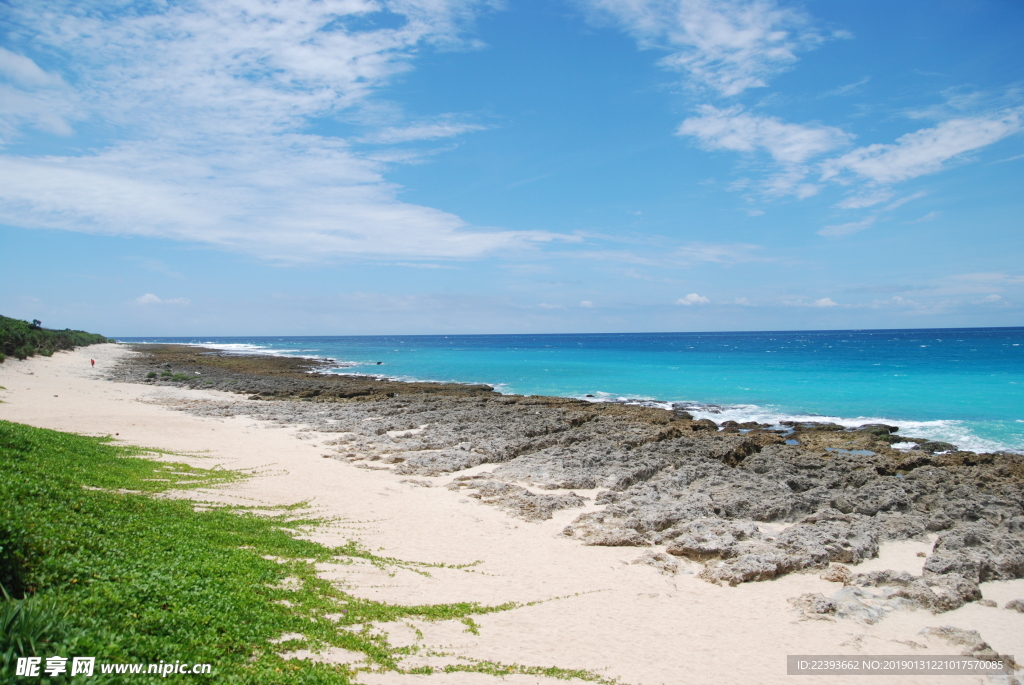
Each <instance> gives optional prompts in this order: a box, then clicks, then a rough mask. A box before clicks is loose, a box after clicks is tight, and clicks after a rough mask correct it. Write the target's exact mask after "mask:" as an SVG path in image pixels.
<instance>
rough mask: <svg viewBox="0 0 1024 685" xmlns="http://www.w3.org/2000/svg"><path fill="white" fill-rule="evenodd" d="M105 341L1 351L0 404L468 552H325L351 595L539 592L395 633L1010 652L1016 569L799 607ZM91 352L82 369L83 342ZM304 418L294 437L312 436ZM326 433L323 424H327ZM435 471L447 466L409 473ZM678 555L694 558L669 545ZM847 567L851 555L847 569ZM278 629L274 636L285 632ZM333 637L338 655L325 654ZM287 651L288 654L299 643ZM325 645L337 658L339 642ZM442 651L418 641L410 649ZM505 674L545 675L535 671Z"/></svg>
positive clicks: (391, 679) (658, 669)
mask: <svg viewBox="0 0 1024 685" xmlns="http://www.w3.org/2000/svg"><path fill="white" fill-rule="evenodd" d="M124 354H129V353H128V352H126V351H125V350H124V349H123V348H121V347H120V346H117V345H101V346H95V347H90V348H86V349H84V350H79V351H75V352H70V353H58V354H56V355H54V356H53V357H51V358H43V357H36V358H32V359H30V360H27V361H25V362H19V361H17V360H13V359H9V360H7V362H5V363H4V364H0V386H4V387H5V388H6V390H0V400H2V401H3V404H0V419H5V420H9V421H17V422H21V423H27V424H31V425H34V426H41V427H46V428H53V429H57V430H64V431H72V432H76V433H83V434H88V435H107V434H110V435H114V434H118V439H119V440H121V441H124V442H126V443H131V444H136V445H144V446H149V447H159V448H163V449H167V450H173V451H177V452H184V453H189V456H185V457H174V459H175V460H177V461H185V462H189V463H192V464H195V465H198V466H204V467H210V466H213V465H214V464H221V465H223V466H225V467H227V468H235V469H237V468H246V469H257V470H259V471H260V472H261V475H260V476H258V477H255V478H252V479H249V480H246V481H244V482H242V483H239V484H232V485H229V486H225V487H223V488H220V489H217V490H206V491H201V492H199V493H194V494H192V495H190V496H192V497H195V498H200V499H202V498H205V499H211V500H218V501H235V502H248V503H261V504H288V503H293V502H296V501H300V500H309V501H310V503H311V505H312V506H313V507H314V509H315V510H316V512H317V513H318V514H321V515H327V516H339V517H343V518H344V519H345V520H346V523H343V524H339V525H337V526H333V527H331V528H329V529H327V530H323V531H320V532H318V533H316V534H315V536H314V537H315V539H317V540H319V541H321V542H324V543H325V544H339V543H343V542H344V541H345V540H347V539H357V540H359V541H361V542H362V543H363V544H364V545H366V546H367V547H368V548H370V549H373V550H378V549H381V550H382V551H381V552H380V553H381V554H384V555H387V556H393V557H398V558H400V559H406V560H418V561H426V562H445V563H449V564H465V563H471V562H474V561H480V562H482V563H480V564H479V565H477V566H474V567H472V568H470V569H466V570H454V569H431V577H429V578H427V577H423V576H421V575H418V574H415V573H412V572H410V571H404V570H400V571H398V572H397V573H396V574H395V575H394V576H389V575H388V574H386V573H382V572H380V571H378V570H376V569H374V568H373V567H371V566H368V565H354V566H332V565H324V566H323V574H324V575H325V577H328V578H332V579H337V580H342V581H345V582H347V583H348V584H349V590H350V591H351V592H353V593H354V594H358V595H362V596H365V597H371V598H373V599H379V600H386V601H394V602H402V603H416V604H422V603H432V602H452V601H478V602H483V603H488V604H497V603H501V602H506V601H510V600H513V601H518V602H529V601H535V600H550V601H546V602H543V603H541V604H537V605H534V606H530V607H524V608H520V609H516V610H513V611H508V612H502V613H496V614H488V615H484V616H477V617H474V620H475V621H476V623H477V624H479V626H480V629H479V632H480V634H479V635H473V634H471V633H469V632H466V626H465V625H463V624H462V623H460V622H457V621H451V622H442V623H428V622H424V621H409V622H402V623H401V624H399V625H388V626H383V627H382V629H384V630H386V631H387V632H388V633H389V635H390V636H391V639H392V640H393V641H394V642H395V643H397V644H406V643H412V642H415V641H416V640H417V639H418V638H417V636H416V632H415V630H416V629H419V630H420V631H421V632H422V634H423V639H422V641H423V643H424V644H426V645H430V646H432V647H434V648H436V649H439V650H442V649H443V651H445V652H449V653H453V654H455V655H465V656H469V657H472V658H476V659H491V660H495V661H501V662H505V663H513V662H514V663H518V664H523V665H530V666H552V665H557V666H560V667H562V668H579V669H587V670H590V671H593V672H597V673H600V674H602V675H605V676H608V677H618V678H621V679H622V680H623V681H624V682H625V683H632V684H639V683H644V684H646V685H658V684H662V683H664V684H672V683H694V684H698V683H707V684H708V685H711V684H714V685H723V684H727V683H737V684H740V683H742V684H743V685H750V684H753V683H784V682H786V683H792V682H796V683H806V684H808V685H810V684H812V683H825V682H827V683H836V682H841V683H851V684H852V683H865V684H868V683H870V684H872V685H885V684H888V683H908V684H909V683H921V684H922V685H924V684H925V683H931V682H936V681H935V679H934V678H929V677H926V676H832V677H817V676H802V677H797V676H787V675H786V655H787V654H914V655H918V656H925V655H943V654H958V653H959V651H960V648H959V647H956V646H952V645H949V644H947V643H944V642H941V641H937V640H934V639H932V638H925V637H923V636H921V635H919V634H918V633H919V631H920V630H921V629H922V628H924V627H926V626H941V625H954V626H957V627H961V628H965V629H971V630H977V631H979V632H980V633H981V635H982V637H983V638H984V639H985V640H987V641H988V642H989V643H990V644H991V645H992V646H993V648H994V649H996V650H997V651H999V652H1001V653H1004V654H1014V655H1017V656H1018V657H1019V658H1022V657H1024V614H1020V613H1017V612H1014V611H1008V610H1005V609H1002V608H1001V607H1002V605H1003V604H1004V603H1005V602H1006V601H1008V600H1010V599H1014V598H1018V597H1022V598H1024V580H1016V581H1009V582H1002V583H987V584H985V585H983V587H982V589H983V592H984V593H985V596H986V597H991V598H992V599H995V600H996V601H998V602H999V607H1000V608H989V607H984V606H981V605H978V604H976V603H975V604H969V605H967V606H965V607H962V608H961V609H958V610H956V611H953V612H949V613H947V614H943V615H932V614H931V613H930V612H927V611H899V612H894V613H892V614H890V615H889V616H887V617H886V618H884V619H883V620H881V621H880V622H879V623H877V624H875V625H863V624H860V623H857V622H854V621H852V620H806V619H803V618H802V617H801V615H799V614H798V613H796V612H795V611H794V610H793V609H792V607H791V605H790V604H789V603H788V602H787V599H788V598H791V597H796V596H798V595H801V594H803V593H805V592H822V593H824V594H826V595H830V594H831V593H832V592H835V591H836V590H837V589H839V588H840V585H838V584H836V583H830V582H826V581H823V580H821V579H820V578H818V575H817V574H816V573H810V574H794V575H790V576H787V577H784V578H781V579H779V580H775V581H771V582H762V583H750V584H745V585H741V586H739V587H734V588H730V587H718V586H716V585H712V584H709V583H707V582H705V581H703V580H700V579H699V578H697V577H696V575H695V574H694V573H689V574H687V573H680V574H678V575H675V576H666V575H663V574H661V573H659V572H658V571H657V570H656V569H654V568H652V567H650V566H646V565H631V564H628V563H626V562H629V561H631V560H633V559H635V558H637V557H638V556H640V555H641V554H642V553H643V552H644V550H643V549H637V548H601V547H584V546H582V545H580V544H579V543H578V542H575V541H572V540H569V539H565V538H561V537H558V536H557V534H558V532H559V531H560V530H561V528H562V527H564V525H566V524H567V523H568V522H569V521H570V520H572V519H573V518H574V517H575V516H577V515H578V513H579V510H576V511H566V512H559V514H558V515H557V516H556V517H555V519H553V520H551V521H546V522H542V523H526V522H523V521H520V520H518V519H513V518H510V517H509V516H507V515H506V514H505V513H503V512H501V511H499V510H497V509H495V508H494V507H490V506H487V505H484V504H481V503H479V502H477V501H475V500H471V499H466V498H465V495H464V494H460V493H457V492H450V491H447V490H445V489H444V488H443V487H422V486H418V485H414V484H409V483H402V482H401V481H402V480H403V477H400V476H396V475H394V474H391V473H388V472H380V471H372V470H367V469H360V468H357V467H355V466H352V465H350V464H347V463H344V462H340V461H337V460H334V459H324V458H323V457H322V455H323V454H324V453H325V452H326V450H325V449H324V448H322V447H319V442H320V441H321V437H322V438H323V439H326V437H327V436H317V435H316V434H314V439H303V440H299V439H296V430H297V427H276V426H273V425H269V424H266V423H265V422H258V421H254V420H252V419H248V418H245V417H238V418H231V419H210V418H199V417H196V416H193V415H190V414H187V413H185V412H181V411H174V410H173V409H172V408H171V407H172V406H174V405H180V404H182V403H185V402H192V401H203V400H207V399H214V398H215V399H217V400H218V401H224V400H225V398H227V399H229V400H231V401H237V402H247V401H248V400H245V399H244V398H242V397H241V396H238V395H231V394H227V393H221V392H214V391H198V390H183V389H175V388H167V387H149V386H144V385H136V384H122V383H112V382H109V381H106V380H103V378H104V376H105V369H107V368H109V366H110V365H111V364H113V363H114V362H115V361H116V359H117V358H118V357H119V356H120V355H124ZM90 358H93V359H96V362H97V364H96V368H95V370H93V369H92V368H91V367H90V366H89V359H90ZM308 435H309V434H308V433H307V434H304V437H308ZM331 437H336V436H331ZM416 480H419V481H423V482H432V483H435V484H445V483H447V482H448V481H449V480H450V478H434V479H429V478H428V479H416ZM929 547H930V545H929V543H928V542H915V541H907V542H900V543H891V544H888V545H885V546H883V550H882V552H883V556H882V558H880V559H876V560H872V561H870V562H866V563H865V564H864V565H862V567H861V568H867V567H868V566H870V569H884V568H894V569H897V570H908V571H912V572H918V573H919V572H920V565H921V562H922V561H923V559H922V558H920V557H918V556H917V552H919V551H927V550H928V549H929ZM680 566H681V568H686V569H689V570H693V571H697V570H699V567H698V566H697V565H695V564H689V565H688V563H687V562H685V560H680ZM855 570H860V569H855ZM286 637H287V636H286ZM339 654H340V656H339ZM298 656H302V655H301V654H299V655H298ZM322 657H323V658H328V659H330V658H336V659H337V660H342V661H343V660H346V659H351V658H353V657H352V654H351V653H348V652H344V650H341V652H339V653H332V654H325V655H322ZM452 660H454V658H448V659H447V660H446V659H444V658H434V659H429V658H424V657H416V658H414V659H410V660H407V661H406V662H405V665H406V666H409V667H411V666H416V665H420V664H428V663H429V664H435V665H436V664H443V663H446V662H450V661H452ZM361 681H362V682H366V683H399V682H401V683H419V682H421V681H422V682H424V683H433V684H438V683H445V684H447V683H451V684H463V683H466V684H476V683H494V682H497V681H496V680H495V679H494V678H493V677H490V676H482V675H476V674H451V675H443V674H441V675H433V676H405V675H399V674H382V675H365V676H363V677H362V678H361ZM504 682H508V683H513V684H519V683H523V684H525V683H553V682H555V681H552V680H547V679H544V678H539V677H534V676H514V677H508V678H506V679H505V681H504ZM940 682H942V683H947V684H949V685H959V684H961V683H979V682H987V681H986V679H985V678H982V677H979V676H943V677H942V678H941V680H940Z"/></svg>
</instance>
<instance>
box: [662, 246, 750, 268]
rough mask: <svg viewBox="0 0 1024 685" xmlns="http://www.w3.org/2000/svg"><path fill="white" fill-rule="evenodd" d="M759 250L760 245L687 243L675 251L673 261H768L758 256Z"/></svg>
mask: <svg viewBox="0 0 1024 685" xmlns="http://www.w3.org/2000/svg"><path fill="white" fill-rule="evenodd" d="M761 249H762V248H761V246H760V245H752V244H750V243H688V244H686V245H683V246H681V247H679V248H677V249H676V250H675V252H674V253H673V257H674V258H676V259H675V260H673V261H682V262H684V263H686V262H711V263H713V264H740V263H744V262H757V261H769V259H770V258H769V257H765V256H763V255H761V254H759V253H760V251H761Z"/></svg>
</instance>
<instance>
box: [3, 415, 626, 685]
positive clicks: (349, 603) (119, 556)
mask: <svg viewBox="0 0 1024 685" xmlns="http://www.w3.org/2000/svg"><path fill="white" fill-rule="evenodd" d="M151 451H153V450H144V449H142V448H133V447H123V446H116V445H112V444H110V439H109V438H90V437H83V436H79V435H73V434H69V433H60V432H56V431H50V430H44V429H39V428H32V427H29V426H24V425H20V424H15V423H9V422H5V421H0V586H2V599H0V680H3V681H5V682H8V681H13V679H14V665H15V661H16V659H17V657H19V656H41V657H43V658H44V659H45V658H46V657H49V656H58V655H59V656H94V657H96V658H97V663H100V662H120V663H157V662H159V661H161V660H165V661H173V660H181V661H182V662H191V663H210V664H213V670H214V672H213V674H212V677H206V676H194V675H189V676H174V675H171V676H170V677H169V678H160V677H156V676H148V675H135V676H132V677H131V682H132V683H140V684H141V683H150V682H152V683H156V682H186V681H187V682H197V679H199V678H201V679H204V680H205V682H211V683H212V682H216V683H232V684H233V683H238V684H248V683H253V684H256V683H269V682H273V683H281V684H282V685H289V684H291V683H309V684H314V685H316V684H320V683H324V684H326V683H349V682H353V678H355V677H356V676H357V674H358V673H359V672H360V671H388V670H390V671H396V672H401V673H406V672H409V673H412V672H413V671H414V670H415V672H417V673H433V672H453V671H472V672H478V673H487V674H492V675H508V674H513V673H528V674H531V675H543V676H548V677H551V678H558V679H572V678H577V679H581V680H585V681H591V682H600V683H611V682H612V681H609V680H607V679H604V678H601V677H599V676H596V675H594V674H591V673H588V672H584V671H570V670H565V669H559V668H539V667H527V666H520V665H517V664H512V665H503V664H497V663H493V662H487V661H475V660H471V659H462V661H463V662H465V663H459V664H456V665H450V666H445V667H443V668H431V667H419V668H417V669H410V670H408V671H407V670H405V669H403V668H402V666H401V661H402V658H403V657H405V656H407V655H410V654H419V653H424V652H423V648H422V647H421V646H418V645H413V646H407V647H396V646H393V645H391V644H390V643H389V642H388V639H387V636H386V635H384V634H382V633H380V632H375V631H374V630H373V626H374V624H381V623H386V622H390V621H398V620H402V619H410V618H418V619H421V620H427V621H447V620H462V621H463V622H464V623H465V624H466V626H467V627H468V629H470V630H471V631H472V632H478V626H477V624H476V623H475V622H473V620H472V619H471V618H469V617H470V616H473V615H478V614H486V613H491V612H497V611H507V610H510V609H514V608H516V607H517V606H518V605H517V604H515V603H506V604H501V605H498V606H483V605H480V604H477V603H474V602H460V603H454V604H428V605H419V606H402V605H396V604H387V603H384V602H376V601H373V600H369V599H363V598H361V597H356V596H354V595H351V594H348V593H346V592H344V591H343V590H342V589H340V588H339V587H338V586H337V585H335V584H332V583H330V582H328V581H326V580H324V579H322V578H320V577H319V576H318V575H317V572H316V568H315V564H316V563H318V562H320V563H322V562H335V563H352V562H353V561H354V560H356V559H361V560H364V561H367V562H369V563H371V564H374V565H375V566H377V567H379V568H389V567H404V568H408V569H410V570H416V569H417V568H419V569H422V568H424V567H445V566H446V565H444V564H416V563H410V562H402V561H400V560H397V559H392V558H388V557H380V556H376V555H374V554H372V553H370V552H369V551H367V550H365V549H363V548H362V547H361V546H360V545H358V544H357V543H355V542H349V543H347V544H346V545H343V546H341V547H335V548H330V547H326V546H323V545H321V544H318V543H315V542H312V541H309V540H302V539H299V538H297V537H296V536H295V534H296V528H297V527H310V526H315V525H317V524H318V523H322V522H321V521H318V520H316V519H309V518H299V517H296V516H295V515H293V514H292V513H291V512H292V511H293V510H294V507H283V508H281V509H283V510H284V511H283V513H281V514H275V515H272V516H268V515H266V512H263V513H262V514H257V513H256V512H255V511H254V510H246V509H243V508H239V507H223V506H220V507H218V506H213V507H212V508H211V507H209V506H202V507H198V509H197V507H196V502H193V501H192V500H184V499H170V498H155V497H152V496H151V495H152V494H155V493H160V492H166V491H169V490H179V491H180V490H187V489H194V488H199V487H209V486H211V485H217V484H221V483H227V482H231V481H235V480H238V479H240V478H244V477H246V475H245V474H241V473H238V472H233V471H226V470H223V469H200V468H196V467H193V466H188V465H186V464H180V463H168V462H164V461H154V460H152V459H145V458H140V457H139V456H137V455H139V454H144V453H146V452H151ZM448 568H453V567H450V566H448ZM421 572H422V571H421ZM356 626H359V628H358V629H356V628H355V627H356ZM284 634H297V635H300V636H301V637H300V638H296V639H294V640H288V641H287V642H283V643H280V644H277V643H275V639H276V638H279V637H280V636H282V635H284ZM327 646H335V647H341V648H344V649H347V650H351V651H354V652H359V653H360V654H361V655H362V659H361V661H360V663H359V665H358V666H355V665H345V664H341V665H336V664H322V663H313V662H310V661H305V660H285V659H283V658H282V657H281V656H280V653H281V652H284V651H289V650H293V649H300V648H305V649H314V650H316V649H322V648H325V647H327ZM44 663H45V662H44ZM118 678H119V676H117V675H103V674H101V673H99V672H98V670H97V673H96V674H95V675H94V676H92V677H89V678H83V676H76V677H75V678H74V679H72V678H70V677H69V676H68V675H66V674H65V675H58V676H56V677H52V678H51V677H47V676H44V677H42V678H38V679H33V682H38V683H65V682H68V683H82V684H83V685H84V684H86V683H88V684H92V683H97V684H98V683H112V682H121V681H123V679H124V677H123V676H120V678H121V680H118ZM26 682H27V681H26Z"/></svg>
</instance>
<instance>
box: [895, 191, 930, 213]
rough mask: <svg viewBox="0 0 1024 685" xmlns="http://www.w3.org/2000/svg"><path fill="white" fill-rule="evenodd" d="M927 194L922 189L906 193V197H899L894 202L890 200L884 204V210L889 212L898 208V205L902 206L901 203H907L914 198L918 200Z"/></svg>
mask: <svg viewBox="0 0 1024 685" xmlns="http://www.w3.org/2000/svg"><path fill="white" fill-rule="evenodd" d="M927 194H928V193H926V192H924V191H923V190H922V191H920V192H917V193H914V194H912V195H907V196H906V197H901V198H900V199H898V200H896V201H895V202H890V203H889V204H888V205H887V206H886V208H885V209H886V211H888V212H891V211H892V210H894V209H898V208H899V207H902V206H903V205H905V204H907V203H908V202H913V201H914V200H920V199H921V198H922V197H924V196H925V195H927Z"/></svg>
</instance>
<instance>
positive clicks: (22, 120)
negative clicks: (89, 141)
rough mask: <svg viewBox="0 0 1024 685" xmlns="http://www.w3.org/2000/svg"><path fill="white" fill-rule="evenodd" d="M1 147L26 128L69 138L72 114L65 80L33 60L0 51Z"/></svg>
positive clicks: (5, 50)
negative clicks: (2, 80)
mask: <svg viewBox="0 0 1024 685" xmlns="http://www.w3.org/2000/svg"><path fill="white" fill-rule="evenodd" d="M0 77H2V78H3V79H5V80H6V81H7V82H6V83H3V82H0V143H6V142H8V141H10V140H12V139H14V138H16V137H17V134H18V128H19V127H20V126H22V125H29V126H32V127H34V128H37V129H39V130H41V131H45V132H47V133H53V134H56V135H60V136H67V135H71V133H72V130H71V126H70V125H69V124H68V122H67V119H68V117H69V116H70V115H71V114H72V113H73V111H72V110H73V108H72V103H71V102H69V101H68V91H67V88H66V86H65V83H64V80H63V79H62V78H61V77H60V76H59V75H58V74H52V73H49V72H46V71H44V70H43V69H41V68H40V67H39V65H38V64H36V63H35V62H34V61H33V60H31V59H29V58H28V57H25V56H24V55H19V54H17V53H15V52H11V51H10V50H7V49H5V48H2V47H0Z"/></svg>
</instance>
